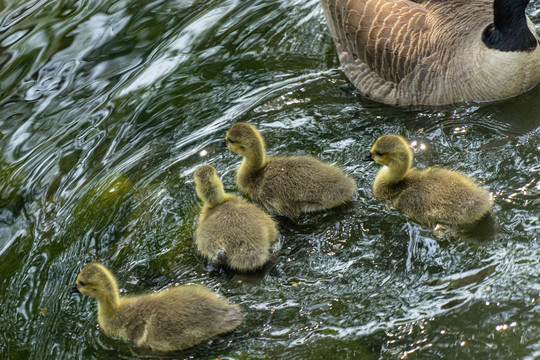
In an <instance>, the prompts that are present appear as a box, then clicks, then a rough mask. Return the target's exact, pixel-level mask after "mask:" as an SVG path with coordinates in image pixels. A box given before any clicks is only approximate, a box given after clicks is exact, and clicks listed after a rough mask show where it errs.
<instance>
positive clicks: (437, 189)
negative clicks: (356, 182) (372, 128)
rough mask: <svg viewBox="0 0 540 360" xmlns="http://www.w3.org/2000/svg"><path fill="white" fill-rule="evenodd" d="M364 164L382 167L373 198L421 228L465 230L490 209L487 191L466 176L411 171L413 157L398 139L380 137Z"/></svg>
mask: <svg viewBox="0 0 540 360" xmlns="http://www.w3.org/2000/svg"><path fill="white" fill-rule="evenodd" d="M364 160H365V161H376V162H378V163H379V164H382V165H384V166H383V167H382V168H381V169H380V170H379V173H378V174H377V176H376V178H375V182H374V183H373V195H374V196H375V197H376V198H379V199H386V200H389V201H390V202H391V203H392V205H393V206H394V207H395V208H396V209H397V210H399V211H402V212H404V213H405V214H407V215H409V216H410V217H412V218H413V219H414V220H416V221H417V222H419V223H421V224H423V225H426V226H429V227H434V226H436V225H438V224H441V225H449V226H458V227H467V226H470V225H472V224H475V223H477V222H478V221H480V220H481V219H482V218H483V217H484V216H486V215H487V214H488V213H489V212H490V210H491V208H492V201H491V196H490V193H489V191H487V190H485V189H481V188H479V187H478V186H476V184H475V183H474V181H473V180H472V179H470V178H469V177H467V176H465V175H462V174H460V173H458V172H455V171H451V170H446V169H442V168H438V167H431V168H427V169H425V170H419V169H416V168H414V169H411V163H412V160H413V153H412V150H411V147H410V146H409V144H408V143H407V141H406V140H405V139H404V138H403V137H401V136H398V135H385V136H382V137H380V138H379V139H377V141H376V142H375V144H374V145H373V147H372V149H371V152H370V153H369V154H368V155H367V156H366V157H365V158H364Z"/></svg>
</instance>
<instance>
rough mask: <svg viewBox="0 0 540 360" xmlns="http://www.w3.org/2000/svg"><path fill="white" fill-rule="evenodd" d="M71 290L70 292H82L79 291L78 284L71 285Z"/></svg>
mask: <svg viewBox="0 0 540 360" xmlns="http://www.w3.org/2000/svg"><path fill="white" fill-rule="evenodd" d="M69 292H70V293H71V294H80V293H81V292H80V291H79V289H77V284H75V285H73V286H72V287H71V290H69Z"/></svg>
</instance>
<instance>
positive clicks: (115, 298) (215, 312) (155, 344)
mask: <svg viewBox="0 0 540 360" xmlns="http://www.w3.org/2000/svg"><path fill="white" fill-rule="evenodd" d="M71 292H72V293H78V292H80V293H83V294H85V295H90V296H93V297H95V298H96V299H97V300H98V322H99V325H100V326H101V328H102V329H103V331H104V332H105V333H107V334H109V335H111V336H114V337H118V338H121V339H123V340H126V341H130V342H132V343H133V344H134V345H135V346H140V347H149V348H151V349H152V350H157V351H172V350H182V349H187V348H189V347H192V346H194V345H196V344H198V343H201V342H203V341H205V340H207V339H210V338H212V337H214V336H216V335H218V334H222V333H226V332H229V331H232V330H233V329H235V328H236V327H238V326H239V325H240V324H241V323H242V321H243V318H244V317H243V315H242V313H241V312H240V307H239V306H238V305H231V304H229V302H228V301H227V300H225V299H224V298H222V297H220V296H219V295H218V294H216V293H214V292H212V291H210V290H208V289H206V288H204V287H202V286H199V285H188V286H177V287H172V288H169V289H166V290H163V291H160V292H158V293H155V294H148V295H140V296H122V297H120V296H119V293H118V285H117V283H116V279H115V278H114V276H113V275H112V273H111V272H110V271H109V270H108V269H107V268H106V267H104V266H103V265H101V264H98V263H92V264H90V265H87V266H85V267H84V268H83V269H82V270H81V272H80V274H79V276H77V283H76V284H75V285H74V286H73V287H72V288H71Z"/></svg>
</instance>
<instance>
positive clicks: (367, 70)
mask: <svg viewBox="0 0 540 360" xmlns="http://www.w3.org/2000/svg"><path fill="white" fill-rule="evenodd" d="M321 3H322V7H323V9H324V13H325V15H326V18H327V20H328V25H329V28H330V33H331V35H332V37H333V39H334V42H335V44H336V47H337V52H338V55H339V60H340V62H341V65H342V67H343V71H344V72H345V75H346V76H347V77H348V78H349V80H350V81H351V82H352V83H353V85H354V86H355V87H356V88H357V89H358V90H359V91H360V92H361V93H362V94H363V95H365V96H367V97H369V98H372V99H374V100H376V101H380V102H383V103H387V104H393V105H444V104H452V103H457V102H463V101H475V100H477V101H481V100H494V99H502V98H506V97H510V96H515V95H518V94H521V93H523V92H525V91H527V90H529V89H531V88H532V87H534V86H535V85H536V84H537V83H538V81H539V80H540V50H539V47H538V40H537V37H536V31H535V29H534V25H533V24H532V22H531V21H530V20H529V19H528V17H527V16H526V15H525V8H526V7H527V4H528V3H529V0H495V1H493V0H425V1H421V0H418V1H414V2H413V1H408V0H321Z"/></svg>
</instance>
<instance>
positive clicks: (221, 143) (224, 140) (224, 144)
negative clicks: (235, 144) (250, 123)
mask: <svg viewBox="0 0 540 360" xmlns="http://www.w3.org/2000/svg"><path fill="white" fill-rule="evenodd" d="M219 147H221V148H226V147H227V139H223V141H221V142H220V143H219Z"/></svg>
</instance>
